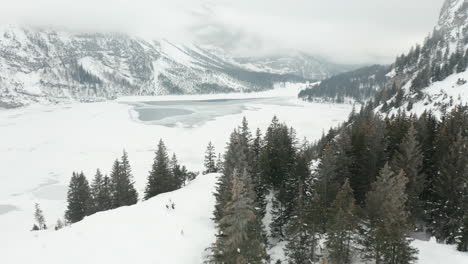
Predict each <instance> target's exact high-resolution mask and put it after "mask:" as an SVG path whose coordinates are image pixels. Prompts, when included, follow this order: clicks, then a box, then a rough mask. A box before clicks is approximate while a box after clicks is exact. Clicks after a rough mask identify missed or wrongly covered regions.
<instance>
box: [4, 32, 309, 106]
mask: <svg viewBox="0 0 468 264" xmlns="http://www.w3.org/2000/svg"><path fill="white" fill-rule="evenodd" d="M285 81H292V82H303V81H305V78H303V77H302V76H296V75H294V72H287V71H282V72H273V71H266V70H262V69H260V68H259V69H252V67H251V65H244V64H242V63H239V62H236V61H235V60H234V59H232V58H231V57H230V56H229V55H228V54H226V53H223V52H222V51H220V50H219V49H218V52H216V53H215V52H212V50H211V49H209V48H205V47H202V46H199V45H196V44H194V43H173V42H171V41H169V40H165V39H162V40H146V39H142V38H138V37H132V36H128V35H123V34H102V33H100V34H97V33H94V34H84V33H70V32H66V31H56V30H49V29H37V28H23V27H18V26H10V25H9V26H3V27H1V28H0V107H1V106H3V107H15V106H21V105H25V104H29V103H31V102H41V101H46V102H54V101H61V100H69V99H71V98H72V99H78V100H82V101H87V100H100V99H105V98H113V97H115V96H119V95H161V94H201V93H214V92H237V91H259V90H266V89H271V88H273V84H274V83H276V82H285Z"/></svg>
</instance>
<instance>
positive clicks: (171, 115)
mask: <svg viewBox="0 0 468 264" xmlns="http://www.w3.org/2000/svg"><path fill="white" fill-rule="evenodd" d="M295 94H296V93H295V92H294V93H293V94H291V95H284V94H281V95H277V96H274V95H271V94H270V95H268V96H265V95H261V94H259V95H258V97H255V96H256V95H255V96H252V95H249V97H250V98H236V97H226V98H219V97H216V96H211V97H209V96H208V97H207V96H201V97H193V96H182V97H170V98H167V97H155V98H142V99H141V100H140V98H123V99H119V100H118V101H111V102H102V103H88V104H68V105H56V106H31V107H27V108H23V109H13V110H2V111H0V129H1V137H0V160H1V167H2V174H1V175H0V205H1V206H0V234H1V236H0V247H1V241H2V240H4V241H5V240H8V238H9V237H10V238H11V237H12V236H16V235H17V234H18V233H24V234H25V235H30V233H29V232H28V231H29V230H30V228H31V226H32V224H33V208H34V203H35V202H38V203H40V205H41V207H42V209H43V211H44V214H45V218H46V221H47V222H48V224H49V225H51V226H52V225H53V224H54V223H55V222H56V221H57V219H58V218H63V213H64V211H65V208H66V203H65V198H66V191H67V186H68V182H69V180H70V177H71V174H72V172H73V171H83V172H84V173H85V175H86V176H88V179H89V180H91V178H92V177H93V175H94V173H95V170H96V169H97V168H100V169H101V171H102V172H103V173H106V174H108V173H109V171H110V169H111V166H112V163H113V161H114V160H115V159H116V158H118V157H120V156H121V153H122V150H123V149H126V150H127V152H128V153H129V158H130V163H131V165H132V169H133V174H134V176H135V181H136V187H137V189H138V190H139V191H140V194H142V193H143V190H144V186H145V184H146V178H147V175H148V171H149V170H150V167H151V164H152V161H153V158H154V151H155V148H156V145H157V142H158V140H159V139H160V138H162V139H163V140H164V141H165V143H166V145H167V147H168V149H169V151H170V152H171V153H172V152H175V153H176V154H177V156H178V158H179V161H180V162H181V163H182V164H185V165H187V167H188V168H189V169H191V170H201V169H202V167H203V157H204V151H205V148H206V145H207V144H208V142H209V141H212V142H213V143H214V145H215V147H216V151H218V152H223V151H224V147H225V144H226V141H227V140H228V138H229V134H230V133H231V132H232V130H233V129H234V128H235V127H236V126H237V125H239V124H240V122H241V120H242V117H243V116H246V117H247V119H248V121H249V124H250V127H251V129H252V130H255V129H256V128H257V127H259V128H260V129H261V130H262V131H265V129H266V127H267V126H268V124H269V123H270V121H271V119H272V117H273V115H277V116H278V118H279V119H280V120H281V121H284V122H286V123H287V124H288V125H291V126H293V127H294V128H296V129H297V131H298V137H299V138H300V139H302V138H303V137H307V138H308V139H309V140H314V139H317V138H318V137H320V136H321V134H322V133H323V131H324V130H327V129H328V128H329V127H330V126H335V125H337V124H338V123H340V122H342V121H343V120H345V119H346V118H347V116H348V114H349V112H350V110H351V108H352V106H350V105H333V104H310V103H305V102H302V101H299V100H297V99H296V97H295ZM196 98H201V99H200V100H195V99H196ZM143 99H144V100H143Z"/></svg>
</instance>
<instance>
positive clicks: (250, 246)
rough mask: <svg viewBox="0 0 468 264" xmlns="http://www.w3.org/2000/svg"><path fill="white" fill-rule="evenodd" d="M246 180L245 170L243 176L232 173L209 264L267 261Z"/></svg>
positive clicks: (252, 195) (252, 196)
mask: <svg viewBox="0 0 468 264" xmlns="http://www.w3.org/2000/svg"><path fill="white" fill-rule="evenodd" d="M249 178H250V177H249V176H248V175H247V172H246V171H245V170H244V172H243V173H238V172H237V170H234V172H233V175H232V186H231V187H232V188H231V190H230V194H231V197H230V200H229V202H227V203H226V204H225V207H224V208H223V211H224V214H223V217H222V218H221V219H220V220H219V223H218V228H219V229H220V230H219V235H218V238H217V241H216V243H215V244H214V245H213V247H212V251H213V256H212V260H211V261H209V262H211V263H226V264H231V263H232V264H241V263H252V264H255V263H258V264H260V263H265V261H267V259H268V257H267V254H266V250H265V245H264V241H263V236H262V227H261V221H260V219H259V218H258V216H257V213H256V210H255V200H254V199H255V198H254V197H255V193H254V191H253V189H252V184H251V183H250V182H249V181H250V180H249Z"/></svg>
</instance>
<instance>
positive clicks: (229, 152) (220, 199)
mask: <svg viewBox="0 0 468 264" xmlns="http://www.w3.org/2000/svg"><path fill="white" fill-rule="evenodd" d="M240 142H241V136H240V134H239V133H238V132H237V130H236V129H235V130H234V131H233V132H232V133H231V136H230V139H229V143H228V146H227V149H226V153H225V155H224V164H223V167H224V168H223V174H222V175H221V177H220V178H219V181H218V183H217V186H216V193H215V197H216V205H215V212H214V215H215V219H216V220H217V221H219V220H220V219H221V218H222V216H223V208H224V207H225V204H226V203H227V201H229V199H230V197H231V193H230V190H231V184H232V182H231V181H232V175H233V173H234V170H237V171H244V170H247V168H248V160H247V157H246V156H245V150H244V146H243V144H241V143H240Z"/></svg>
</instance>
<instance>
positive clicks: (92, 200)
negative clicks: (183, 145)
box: [65, 140, 196, 223]
mask: <svg viewBox="0 0 468 264" xmlns="http://www.w3.org/2000/svg"><path fill="white" fill-rule="evenodd" d="M195 177H196V174H195V173H193V172H189V171H188V170H187V169H186V167H185V166H183V165H180V164H179V162H178V160H177V157H176V155H175V154H173V155H172V157H171V158H169V155H168V152H167V148H166V146H165V144H164V142H163V141H162V140H160V141H159V143H158V146H157V150H156V153H155V157H154V161H153V165H152V167H151V170H150V171H149V174H148V177H147V184H146V188H145V191H144V197H143V199H144V200H148V199H150V198H152V197H154V196H156V195H158V194H161V193H165V192H171V191H174V190H177V189H179V188H181V187H182V186H184V185H185V183H186V181H187V180H192V179H194V178H195ZM134 185H135V181H134V177H133V174H132V169H131V166H130V161H129V158H128V154H127V152H126V151H125V150H124V151H123V154H122V157H121V158H120V160H119V159H116V160H115V161H114V163H113V165H112V169H111V173H110V175H109V176H107V175H103V174H102V173H101V171H100V170H99V169H97V171H96V174H95V175H94V178H93V180H92V182H91V184H89V182H88V180H87V178H86V176H85V175H84V174H83V172H80V173H77V172H73V175H72V178H71V180H70V184H69V186H68V194H67V210H66V212H65V220H66V222H67V223H76V222H78V221H81V220H82V219H83V218H84V217H86V216H89V215H92V214H94V213H97V212H101V211H106V210H110V209H115V208H119V207H121V206H128V205H133V204H136V203H137V202H138V200H139V197H138V192H137V190H136V189H135V186H134Z"/></svg>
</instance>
